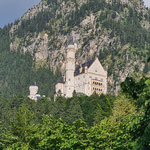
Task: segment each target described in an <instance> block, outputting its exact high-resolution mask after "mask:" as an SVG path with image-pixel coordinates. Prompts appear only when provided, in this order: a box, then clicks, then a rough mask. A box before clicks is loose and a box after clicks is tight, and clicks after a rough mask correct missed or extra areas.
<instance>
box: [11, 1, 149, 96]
mask: <svg viewBox="0 0 150 150" xmlns="http://www.w3.org/2000/svg"><path fill="white" fill-rule="evenodd" d="M9 38H10V50H11V51H16V50H19V51H23V52H27V51H28V52H30V53H31V55H32V56H33V58H34V60H35V62H36V63H35V66H36V68H39V66H43V65H45V64H46V65H47V66H49V67H50V68H51V70H52V71H53V72H55V71H56V70H57V68H60V69H61V72H62V73H64V66H65V63H64V60H65V57H66V53H65V50H66V46H67V45H68V44H69V43H70V42H77V44H78V51H77V53H76V58H77V64H79V63H83V62H84V61H86V60H88V59H91V58H93V57H95V56H98V57H99V59H100V62H101V63H102V64H103V66H104V68H105V69H106V70H108V75H109V77H108V83H109V91H110V92H113V91H114V92H115V93H117V91H118V89H119V84H120V82H122V81H124V79H125V78H126V77H127V76H134V77H136V78H139V77H140V76H142V75H143V74H147V73H148V72H149V71H150V64H149V63H148V62H147V61H146V60H147V57H148V56H149V55H150V10H148V9H147V8H145V7H144V4H143V1H142V0H69V1H68V0H42V1H41V3H40V4H39V5H37V6H35V7H33V8H32V9H30V10H29V11H28V12H27V13H26V14H25V15H24V16H23V17H22V18H21V19H20V20H18V21H17V22H15V23H14V24H13V25H12V27H11V29H10V31H9Z"/></svg>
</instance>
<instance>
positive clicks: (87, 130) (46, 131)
mask: <svg viewBox="0 0 150 150" xmlns="http://www.w3.org/2000/svg"><path fill="white" fill-rule="evenodd" d="M139 85H141V86H142V87H143V88H142V89H140V90H138V91H137V88H138V87H139ZM121 87H122V89H121V91H122V92H121V93H120V94H119V95H118V96H116V97H115V96H111V95H100V96H98V95H96V94H93V95H92V96H90V97H87V96H85V95H76V94H74V96H73V97H72V98H68V99H66V98H64V97H61V96H60V97H57V99H56V100H55V101H53V100H49V99H47V98H43V99H41V100H38V101H37V102H35V101H33V100H30V99H28V98H26V97H23V96H22V95H18V96H17V97H12V98H11V99H3V98H1V99H0V135H1V136H0V148H1V149H2V150H3V149H10V150H13V149H20V150H22V149H23V150H25V149H27V150H28V149H43V150H45V149H54V150H55V149H62V150H69V149H73V150H77V149H92V150H98V149H104V150H108V149H113V150H117V149H124V150H132V149H133V150H134V149H135V150H148V149H149V148H150V136H149V135H150V130H149V125H150V79H148V78H143V79H141V80H140V81H139V82H135V81H134V79H132V78H128V79H126V81H125V82H123V83H122V85H121ZM125 87H128V88H127V89H126V88H125ZM135 97H136V98H135ZM139 104H140V105H139Z"/></svg>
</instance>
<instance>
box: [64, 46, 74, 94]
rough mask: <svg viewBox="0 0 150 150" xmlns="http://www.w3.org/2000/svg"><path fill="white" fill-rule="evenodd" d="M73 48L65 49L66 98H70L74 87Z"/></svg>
mask: <svg viewBox="0 0 150 150" xmlns="http://www.w3.org/2000/svg"><path fill="white" fill-rule="evenodd" d="M75 51H76V50H75V46H74V45H69V46H68V48H67V61H66V97H72V93H73V91H74V89H75V87H74V86H75V85H74V72H75Z"/></svg>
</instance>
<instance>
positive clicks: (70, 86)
mask: <svg viewBox="0 0 150 150" xmlns="http://www.w3.org/2000/svg"><path fill="white" fill-rule="evenodd" d="M75 52H76V48H75V45H69V46H68V48H67V60H66V68H65V76H64V77H61V78H59V79H58V81H57V84H56V95H57V94H58V93H59V92H61V95H62V96H64V97H72V96H73V92H74V91H76V93H83V94H85V95H87V96H90V95H92V94H93V93H94V92H96V93H97V94H99V95H100V94H102V93H104V94H106V93H107V72H106V71H105V70H104V68H103V67H102V65H101V63H100V62H99V60H98V58H96V59H95V60H90V61H88V62H86V63H84V64H81V65H80V66H77V67H76V66H75Z"/></svg>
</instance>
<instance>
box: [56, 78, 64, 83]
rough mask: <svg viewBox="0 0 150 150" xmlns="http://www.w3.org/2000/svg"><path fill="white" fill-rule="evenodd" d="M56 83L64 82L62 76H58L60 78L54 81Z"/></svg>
mask: <svg viewBox="0 0 150 150" xmlns="http://www.w3.org/2000/svg"><path fill="white" fill-rule="evenodd" d="M56 83H64V80H63V78H62V77H60V78H59V79H58V80H57V82H56Z"/></svg>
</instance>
